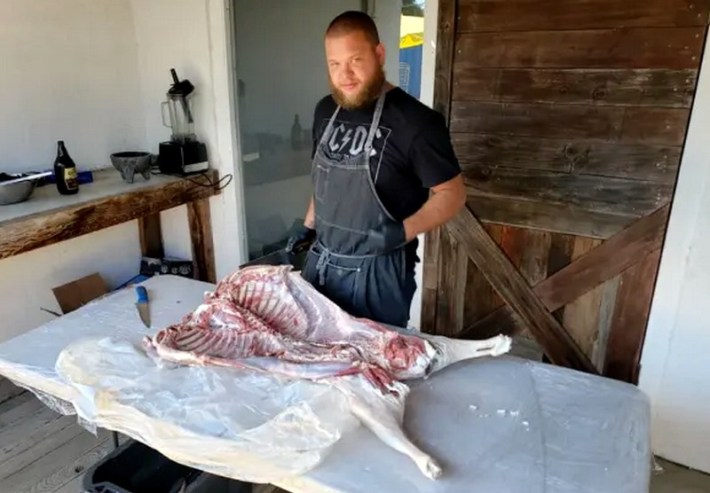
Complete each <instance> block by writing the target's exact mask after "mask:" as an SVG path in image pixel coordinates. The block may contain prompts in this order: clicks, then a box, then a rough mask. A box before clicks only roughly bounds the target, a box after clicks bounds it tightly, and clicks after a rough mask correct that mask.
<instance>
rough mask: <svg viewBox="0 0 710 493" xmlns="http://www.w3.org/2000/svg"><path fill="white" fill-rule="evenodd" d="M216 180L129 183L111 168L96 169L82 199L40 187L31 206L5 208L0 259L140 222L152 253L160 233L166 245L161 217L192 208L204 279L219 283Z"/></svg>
mask: <svg viewBox="0 0 710 493" xmlns="http://www.w3.org/2000/svg"><path fill="white" fill-rule="evenodd" d="M208 178H209V180H208ZM216 182H217V172H216V171H214V170H210V171H208V172H207V174H206V176H199V175H197V176H191V177H189V179H184V178H179V177H172V176H163V175H153V176H151V178H150V179H149V180H144V179H143V178H142V177H141V176H140V175H138V176H136V178H135V181H134V183H126V182H125V181H123V180H122V179H121V176H120V175H119V173H118V172H117V171H115V170H114V169H105V170H99V171H95V172H94V181H93V182H92V183H88V184H84V185H81V187H80V189H79V193H78V194H76V195H69V196H63V195H60V194H59V192H57V189H56V187H54V186H53V185H47V186H44V187H39V188H37V189H36V190H35V193H34V194H33V195H32V196H31V197H30V198H29V200H27V201H25V202H22V203H19V204H12V205H4V206H0V259H3V258H7V257H11V256H13V255H18V254H20V253H24V252H28V251H31V250H34V249H37V248H41V247H44V246H48V245H52V244H54V243H58V242H60V241H65V240H68V239H71V238H76V237H77V236H81V235H85V234H88V233H92V232H95V231H99V230H101V229H105V228H109V227H111V226H115V225H117V224H121V223H125V222H128V221H132V220H136V219H137V220H139V224H140V228H141V244H142V245H141V246H142V250H143V253H144V254H146V253H148V252H147V249H149V248H150V249H153V250H154V249H155V244H156V235H157V238H158V241H160V220H159V213H160V212H161V211H164V210H167V209H171V208H173V207H177V206H180V205H187V206H188V216H189V219H190V224H191V225H197V226H199V227H197V228H196V229H195V230H194V231H193V230H192V229H193V228H191V231H190V235H191V237H192V243H193V255H194V257H195V261H196V264H197V270H198V273H199V276H198V277H199V278H200V279H203V280H208V281H209V282H214V258H213V247H212V235H211V225H210V217H209V204H208V203H207V199H208V198H209V197H211V196H213V195H217V194H218V193H219V192H218V190H217V188H216V187H215V186H214V184H215V183H216ZM210 183H211V184H212V185H210ZM147 239H150V240H151V244H150V245H148V243H147Z"/></svg>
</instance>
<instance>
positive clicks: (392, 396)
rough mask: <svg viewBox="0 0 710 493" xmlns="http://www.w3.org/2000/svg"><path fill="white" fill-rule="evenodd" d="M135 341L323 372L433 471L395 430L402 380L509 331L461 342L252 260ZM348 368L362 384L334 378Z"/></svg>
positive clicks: (215, 360) (203, 358) (178, 354)
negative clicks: (400, 324) (378, 319)
mask: <svg viewBox="0 0 710 493" xmlns="http://www.w3.org/2000/svg"><path fill="white" fill-rule="evenodd" d="M144 347H145V349H146V350H147V351H148V352H149V353H151V354H153V355H155V356H157V357H158V358H160V359H162V360H167V361H171V362H175V363H179V364H191V365H219V366H231V367H240V368H248V369H253V370H257V371H265V372H270V373H274V374H280V375H284V376H287V377H290V378H305V379H310V380H315V381H327V382H329V383H331V384H332V385H333V386H334V387H336V388H338V389H339V390H340V391H341V392H343V393H344V394H345V395H346V396H347V398H348V402H349V404H350V408H351V410H352V412H353V414H354V415H355V416H356V417H357V418H358V419H360V421H361V422H362V423H363V424H365V426H367V427H368V428H369V429H370V430H372V431H373V432H374V433H375V434H376V435H377V436H378V437H379V438H380V439H381V440H383V441H384V442H385V443H386V444H387V445H389V446H391V447H392V448H394V449H396V450H398V451H400V452H402V453H404V454H406V455H408V456H409V457H410V458H411V459H412V460H413V461H414V462H415V463H416V464H417V466H418V467H419V468H420V470H421V471H422V472H423V473H424V474H425V475H426V476H427V477H430V478H436V477H438V476H439V475H440V474H441V468H440V466H439V465H438V464H437V462H436V461H435V460H434V459H433V458H432V457H430V456H428V455H427V454H425V453H424V452H423V451H421V450H419V449H418V448H417V447H416V446H415V445H413V444H412V443H411V442H410V441H409V439H408V438H407V437H406V436H405V435H404V433H403V431H402V418H403V415H404V403H405V399H406V395H407V393H408V391H409V388H408V387H407V386H406V385H405V384H403V383H402V381H404V380H408V379H414V378H420V377H426V376H428V375H430V374H431V373H433V372H435V371H438V370H440V369H442V368H444V367H446V366H449V365H451V364H453V363H455V362H457V361H461V360H464V359H469V358H476V357H481V356H497V355H500V354H504V353H506V352H507V351H508V350H509V349H510V338H508V337H506V336H496V337H493V338H491V339H486V340H482V341H463V340H455V339H449V338H446V337H440V336H434V335H428V334H414V333H403V332H400V331H397V330H393V329H389V328H387V327H384V326H382V325H380V324H378V323H375V322H373V321H371V320H367V319H362V318H356V317H353V316H351V315H349V314H347V313H346V312H345V311H343V310H342V309H340V308H339V307H338V306H337V305H335V304H334V303H333V302H331V301H330V300H329V299H327V298H326V297H324V296H323V295H321V294H320V293H319V292H318V291H316V289H315V288H314V287H313V286H311V285H310V284H309V283H308V282H307V281H305V280H304V279H303V278H302V277H301V276H300V274H299V273H298V272H295V271H293V270H292V268H291V267H290V266H252V267H246V268H243V269H240V270H238V271H236V272H235V273H233V274H232V275H230V276H228V277H226V278H225V279H223V280H222V281H221V282H220V283H219V284H218V285H217V287H216V289H215V290H214V291H213V292H211V293H208V294H207V295H206V296H205V300H204V302H203V303H202V304H201V305H200V306H199V307H198V308H197V309H196V310H195V311H194V312H192V313H190V314H188V315H186V316H185V317H184V318H183V320H182V321H181V322H180V323H179V324H177V325H174V326H171V327H167V328H165V329H163V330H161V331H159V332H158V333H157V334H156V335H155V336H153V337H152V338H150V337H146V338H145V339H144ZM352 375H361V376H362V377H364V379H365V380H364V381H365V382H367V385H363V384H362V382H363V380H362V379H356V380H352V379H344V378H338V377H344V376H352Z"/></svg>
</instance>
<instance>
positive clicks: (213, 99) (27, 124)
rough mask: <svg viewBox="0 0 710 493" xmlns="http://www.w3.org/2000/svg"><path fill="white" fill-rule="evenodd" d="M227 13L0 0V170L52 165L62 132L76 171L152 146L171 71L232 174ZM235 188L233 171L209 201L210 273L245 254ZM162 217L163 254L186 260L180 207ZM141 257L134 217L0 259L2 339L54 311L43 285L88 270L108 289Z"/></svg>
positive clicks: (159, 135)
mask: <svg viewBox="0 0 710 493" xmlns="http://www.w3.org/2000/svg"><path fill="white" fill-rule="evenodd" d="M227 18H228V17H227V15H226V9H225V2H224V0H140V1H136V0H62V1H61V2H53V1H49V0H44V1H39V0H12V1H10V0H5V1H3V2H2V3H0V60H2V64H1V67H2V68H1V69H0V82H2V84H3V93H4V94H5V96H6V97H3V98H2V102H3V106H2V111H0V148H2V151H3V152H2V153H1V154H0V171H15V170H16V169H22V167H24V169H31V168H36V167H37V165H38V163H39V164H40V166H41V167H43V168H45V167H48V166H51V164H52V161H53V159H54V152H55V151H54V145H55V142H56V140H57V139H58V138H60V137H58V135H60V134H61V138H63V139H65V140H66V141H67V145H68V147H69V151H70V153H71V154H72V156H73V157H74V159H75V160H76V161H77V164H78V166H79V167H82V168H88V167H106V166H109V165H110V164H109V161H108V156H109V154H110V153H111V152H113V151H114V150H117V149H122V148H123V149H125V148H126V147H139V148H145V149H147V150H150V151H153V152H155V151H157V144H158V142H159V141H160V140H162V139H165V138H166V137H167V136H168V135H169V131H168V129H165V128H163V127H162V123H161V121H160V101H162V100H163V98H164V94H165V91H166V89H167V88H168V86H169V84H170V73H169V69H170V68H171V67H175V69H176V70H177V71H178V74H179V75H180V76H181V77H188V78H189V79H190V80H192V81H193V83H195V85H196V86H197V91H198V99H196V106H195V114H196V119H197V122H196V127H197V132H198V135H199V136H200V137H201V138H203V139H204V141H205V142H206V143H207V144H208V152H209V154H210V160H211V162H212V165H213V167H215V168H217V169H218V170H219V171H220V173H221V174H226V173H235V165H234V162H235V160H234V157H233V156H234V151H235V145H236V139H235V138H234V137H233V129H234V115H233V112H232V108H233V105H232V102H231V98H232V95H231V92H230V90H229V87H230V86H229V83H230V79H231V77H232V74H231V72H230V71H229V69H228V67H229V64H228V60H229V56H230V52H229V50H230V47H229V45H228V43H227V39H228V29H227V26H228V24H227ZM92 50H95V52H94V54H93V55H92V54H91V51H92ZM10 166H12V168H10ZM87 186H88V185H87ZM240 190H241V176H240V175H239V174H238V173H236V174H235V176H234V180H233V182H232V184H230V185H229V187H228V188H227V189H225V190H223V191H222V194H221V195H220V196H218V197H215V198H212V199H211V200H210V204H211V212H212V225H213V229H214V241H215V256H216V263H217V276H218V277H222V276H224V275H226V273H228V272H229V271H231V270H232V269H234V268H235V267H236V266H237V265H239V263H240V261H243V260H245V259H246V257H245V256H244V255H245V249H244V237H245V236H244V233H243V231H242V230H243V229H244V226H243V220H242V216H241V214H242V211H243V208H242V203H241V192H240ZM162 216H163V233H164V239H165V243H166V253H167V254H168V255H171V254H172V255H178V256H181V257H189V256H190V254H191V252H190V245H189V235H188V230H187V222H186V219H185V210H184V207H182V208H178V209H175V210H172V211H168V212H167V213H164V214H163V215H162ZM139 260H140V248H139V240H138V232H137V226H136V224H135V222H131V223H127V224H125V225H120V226H116V227H114V228H110V229H108V230H105V231H101V232H97V233H93V234H91V235H87V236H84V237H81V238H78V239H75V240H71V241H67V242H63V243H60V244H57V245H54V246H51V247H47V248H43V249H40V250H36V251H33V252H28V253H26V254H23V255H19V256H16V257H12V258H10V259H5V260H2V261H0V296H2V297H0V314H1V315H2V317H3V321H2V323H0V341H2V340H5V339H7V338H9V337H11V336H13V335H16V334H20V333H22V332H24V331H26V330H28V329H30V328H33V327H36V326H37V325H39V324H41V323H43V322H45V321H47V320H49V319H51V318H52V315H49V314H47V313H45V312H42V311H40V310H39V308H40V307H44V308H48V309H50V310H55V311H59V308H58V306H57V304H56V301H55V300H54V296H53V294H52V292H51V288H52V287H55V286H57V285H59V284H63V283H65V282H68V281H72V280H74V279H77V278H79V277H81V276H84V275H87V274H91V273H93V272H99V273H101V274H102V275H103V276H104V278H105V279H106V280H107V281H108V283H109V285H110V286H111V287H113V286H116V285H117V284H119V283H121V282H123V281H126V280H127V279H128V278H130V277H131V276H133V275H135V274H136V273H137V271H138V264H139Z"/></svg>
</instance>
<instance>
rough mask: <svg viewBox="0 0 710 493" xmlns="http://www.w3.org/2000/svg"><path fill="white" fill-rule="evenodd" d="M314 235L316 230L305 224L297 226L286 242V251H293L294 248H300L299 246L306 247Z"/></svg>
mask: <svg viewBox="0 0 710 493" xmlns="http://www.w3.org/2000/svg"><path fill="white" fill-rule="evenodd" d="M315 237H316V230H315V229H311V228H309V227H308V226H306V225H305V224H304V225H303V226H301V227H299V228H298V229H297V230H296V231H294V232H293V234H292V235H291V236H290V237H289V239H288V242H287V243H286V253H293V252H294V251H295V250H300V248H301V247H306V248H307V247H308V246H309V245H310V244H311V243H312V242H313V240H314V239H315Z"/></svg>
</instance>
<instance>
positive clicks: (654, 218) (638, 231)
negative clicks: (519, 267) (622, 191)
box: [459, 205, 670, 338]
mask: <svg viewBox="0 0 710 493" xmlns="http://www.w3.org/2000/svg"><path fill="white" fill-rule="evenodd" d="M669 208H670V206H669V205H665V206H663V207H661V208H659V209H658V210H656V211H655V212H653V213H652V214H649V215H648V216H646V217H643V218H641V219H639V220H638V221H635V222H634V223H633V224H631V225H630V226H629V227H627V228H625V229H623V230H622V231H620V232H618V233H617V234H615V235H614V236H612V237H611V238H609V239H608V240H606V241H605V242H604V243H602V244H601V245H599V246H598V247H596V248H594V249H593V250H590V251H589V252H587V253H586V254H585V255H583V256H581V257H579V258H578V259H577V260H575V261H574V262H572V263H571V264H569V265H568V266H566V267H565V268H563V269H561V270H559V271H557V272H556V273H555V274H553V275H551V276H550V277H548V278H547V279H545V280H543V281H541V282H539V283H538V284H537V285H536V286H535V287H534V288H533V292H534V293H535V294H536V295H537V296H538V297H539V298H540V301H542V303H543V304H544V305H545V307H547V309H548V310H550V311H554V310H557V309H558V308H560V307H563V306H565V305H566V304H568V303H571V302H573V301H574V300H576V299H577V298H579V297H580V296H582V295H583V294H584V293H586V292H588V291H591V290H592V289H594V288H595V287H597V286H598V285H600V284H601V283H603V282H605V281H607V280H609V279H611V278H613V277H614V276H617V275H619V274H621V273H622V272H623V271H625V270H626V269H628V268H629V267H631V266H632V265H634V264H636V263H638V262H639V261H641V260H642V259H644V258H646V256H647V255H648V254H649V253H651V252H653V251H656V250H660V248H661V246H662V245H663V238H664V235H665V231H666V223H667V219H668V212H669ZM515 324H516V321H515V318H514V313H513V310H511V308H510V307H508V306H503V307H501V308H498V309H497V310H495V311H493V312H491V313H490V314H488V315H486V316H485V317H483V318H482V319H480V320H478V321H476V322H475V323H474V324H473V325H471V326H469V327H467V328H466V329H464V330H463V331H462V332H461V333H460V334H459V337H467V336H472V335H473V334H475V335H476V336H477V337H484V338H485V337H489V334H495V333H498V332H500V327H501V326H503V327H511V326H514V325H515Z"/></svg>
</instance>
